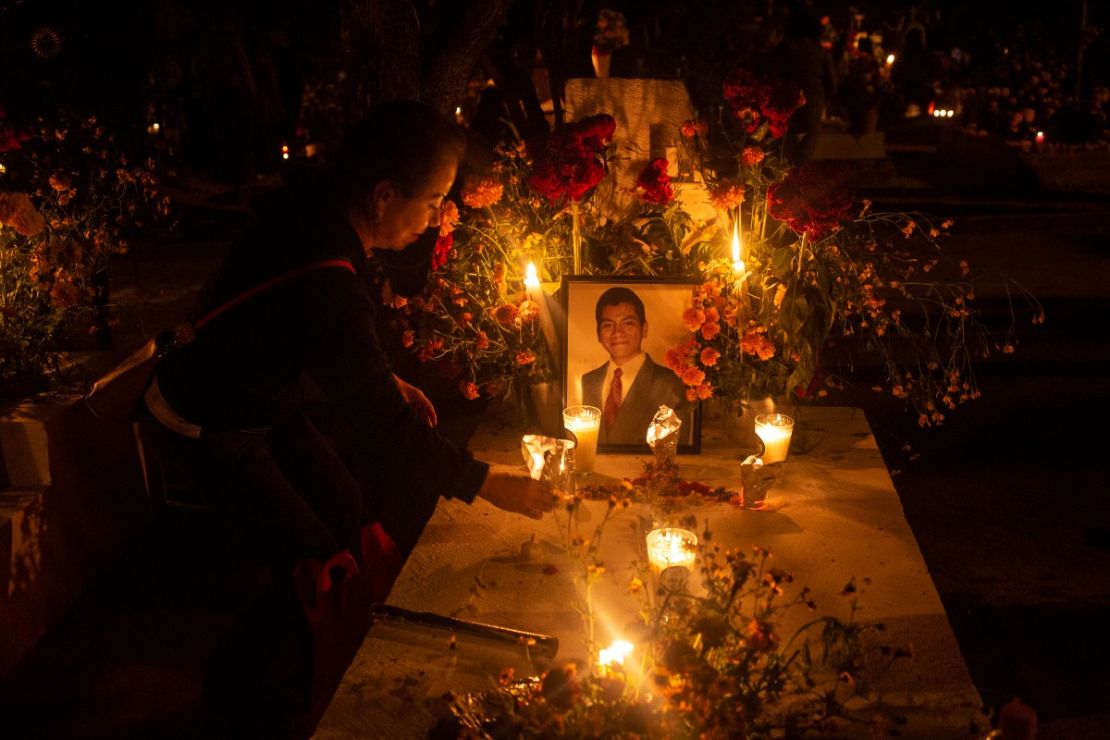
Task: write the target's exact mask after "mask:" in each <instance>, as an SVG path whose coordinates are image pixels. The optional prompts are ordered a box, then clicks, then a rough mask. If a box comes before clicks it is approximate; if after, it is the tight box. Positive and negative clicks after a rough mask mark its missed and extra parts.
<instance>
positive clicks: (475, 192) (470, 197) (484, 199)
mask: <svg viewBox="0 0 1110 740" xmlns="http://www.w3.org/2000/svg"><path fill="white" fill-rule="evenodd" d="M504 190H505V188H504V186H503V185H502V184H501V183H500V182H498V181H497V180H494V179H492V178H483V177H476V176H474V175H471V176H470V177H468V178H466V184H465V185H463V190H462V202H463V205H466V206H469V207H470V208H487V207H489V206H492V205H493V204H494V203H496V202H497V201H499V200H501V195H502V193H503V192H504Z"/></svg>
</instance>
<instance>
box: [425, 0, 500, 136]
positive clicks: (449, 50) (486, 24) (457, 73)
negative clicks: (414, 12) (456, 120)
mask: <svg viewBox="0 0 1110 740" xmlns="http://www.w3.org/2000/svg"><path fill="white" fill-rule="evenodd" d="M510 5H512V0H485V1H484V2H469V3H464V6H465V10H464V11H463V13H462V16H461V17H460V18H459V19H458V20H457V23H454V24H453V26H454V27H453V29H452V30H451V31H450V32H449V33H446V34H444V35H443V37H442V43H441V44H440V45H439V48H438V49H437V50H436V52H435V54H434V55H433V56H432V63H431V64H430V65H429V66H428V68H427V69H426V70H425V71H424V73H423V75H422V79H421V81H422V82H423V87H422V90H421V93H422V94H421V100H423V101H424V102H425V103H427V104H428V105H430V106H432V107H433V108H435V109H436V110H438V111H439V112H440V113H444V114H447V115H450V114H451V113H452V112H454V110H455V108H456V106H459V105H461V104H462V101H463V98H464V97H465V96H466V83H467V81H468V80H469V78H470V73H471V71H472V70H473V69H474V65H475V63H476V60H479V59H481V58H482V54H484V53H485V51H486V48H487V47H488V46H489V44H490V42H491V41H493V39H494V38H495V37H496V36H497V30H498V28H500V27H501V24H502V23H504V22H505V17H506V16H507V15H508V12H509V6H510Z"/></svg>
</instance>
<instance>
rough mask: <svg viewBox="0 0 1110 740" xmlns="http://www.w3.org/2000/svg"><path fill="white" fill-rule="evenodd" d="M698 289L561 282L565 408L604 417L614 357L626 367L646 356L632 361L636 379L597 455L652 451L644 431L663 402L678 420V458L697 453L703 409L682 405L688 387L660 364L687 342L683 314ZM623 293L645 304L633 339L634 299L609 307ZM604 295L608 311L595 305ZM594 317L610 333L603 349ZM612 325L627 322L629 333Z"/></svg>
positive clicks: (622, 280) (656, 283) (594, 280)
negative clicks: (597, 412)
mask: <svg viewBox="0 0 1110 740" xmlns="http://www.w3.org/2000/svg"><path fill="white" fill-rule="evenodd" d="M695 285H697V281H696V280H694V279H691V278H658V277H621V276H603V277H592V276H590V277H587V276H568V277H564V278H563V285H562V291H561V292H562V296H563V308H564V311H565V314H564V315H565V316H566V322H567V323H566V331H565V332H563V337H564V339H563V347H562V355H563V358H562V359H563V362H562V368H563V407H564V408H566V407H568V406H575V405H580V404H584V405H588V406H597V407H598V408H600V409H602V411H603V416H604V410H605V399H604V398H602V397H601V394H602V393H603V392H604V389H605V388H608V387H610V386H611V384H612V381H611V378H612V373H611V371H610V365H611V364H612V363H613V362H614V360H613V357H614V355H613V354H612V353H617V354H618V355H625V356H626V358H625V359H626V361H627V356H628V355H632V356H633V357H638V355H639V354H640V353H642V354H643V360H642V362H641V361H639V360H638V359H635V360H632V361H631V362H632V366H633V368H634V370H633V371H634V372H635V373H636V374H635V376H634V378H633V380H632V383H631V385H628V384H627V383H625V384H623V388H622V390H623V398H622V403H621V406H620V410H619V411H618V412H616V414H615V416H614V420H613V423H612V425H607V424H606V421H605V420H604V419H603V421H602V430H601V431H600V433H599V440H598V452H600V453H606V452H633V453H646V452H650V449H651V448H650V447H648V444H647V441H646V434H647V427H648V425H649V424H650V422H651V419H652V417H653V416H654V415H655V412H656V411H657V410H658V408H659V406H660V405H661V404H664V403H665V404H666V405H668V406H671V407H672V408H674V409H675V411H676V413H678V414H679V417H680V418H681V419H682V428H681V429H680V430H679V435H680V436H679V445H678V451H679V452H680V453H697V452H700V451H701V421H702V418H701V417H702V408H701V404H700V402H696V401H693V402H692V401H688V400H686V386H685V385H683V383H682V381H681V380H680V379H679V378H678V376H677V375H675V374H674V372H673V371H672V370H671V369H670V368H668V367H667V366H666V364H665V362H664V357H665V355H666V352H667V351H668V350H669V349H671V348H673V347H675V346H677V345H678V344H681V343H682V342H685V341H687V340H689V338H690V330H689V329H687V328H686V326H685V324H684V323H683V321H682V312H683V311H684V310H685V309H687V308H688V307H689V306H690V301H691V299H692V297H693V294H694V286H695ZM611 290H612V292H610V291H611ZM625 291H631V293H632V295H634V296H635V297H636V298H639V300H640V302H641V303H642V304H643V311H644V319H645V321H644V322H643V326H641V327H640V331H639V334H638V336H637V331H636V327H635V326H634V324H636V323H638V321H636V319H638V316H637V315H636V313H637V311H636V306H635V304H634V303H633V302H631V301H632V300H634V299H630V301H619V300H618V302H617V305H613V300H614V299H620V298H623V297H627V296H628V294H627V293H626V292H625ZM603 296H605V301H606V302H607V303H608V304H609V305H608V306H607V307H603V308H601V309H599V307H598V302H599V300H601V299H602V297H603ZM599 311H600V312H602V313H604V315H605V318H604V319H603V321H602V322H601V323H602V324H604V325H606V326H607V327H608V330H607V331H606V338H607V339H608V341H609V344H608V346H606V345H604V344H603V343H602V337H601V332H600V331H599V328H600V327H599V322H598V315H599ZM614 321H620V322H624V323H625V324H626V326H627V327H629V328H628V329H623V328H622V329H618V328H617V327H616V324H615V323H614ZM637 349H638V350H639V352H636V351H635V350H637ZM613 367H616V365H613ZM626 372H629V371H626ZM641 423H642V427H643V428H642V429H641V428H640V426H641Z"/></svg>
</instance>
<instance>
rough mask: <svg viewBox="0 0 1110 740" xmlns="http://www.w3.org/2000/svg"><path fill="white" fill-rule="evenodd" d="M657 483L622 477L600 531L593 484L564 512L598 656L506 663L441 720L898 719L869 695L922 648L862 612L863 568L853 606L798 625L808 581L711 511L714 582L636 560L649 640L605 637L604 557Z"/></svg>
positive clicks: (650, 730)
mask: <svg viewBox="0 0 1110 740" xmlns="http://www.w3.org/2000/svg"><path fill="white" fill-rule="evenodd" d="M648 472H649V473H650V472H651V471H648ZM648 477H651V476H650V475H649V476H648ZM664 477H666V475H665V476H664ZM649 487H650V490H649V488H645V487H644V485H642V484H640V483H637V482H636V481H625V482H624V483H623V484H622V485H619V486H609V488H610V490H609V491H608V492H607V493H606V495H605V496H602V497H607V498H608V506H607V507H606V513H605V514H603V515H602V516H601V518H600V520H599V521H598V523H597V524H592V525H591V526H590V529H589V531H582V529H581V527H580V525H579V522H580V517H578V516H577V515H576V512H577V509H578V508H579V507H581V506H582V505H583V502H582V496H581V495H575V494H570V495H567V496H566V497H565V498H564V502H563V506H562V507H561V512H560V513H559V514H557V516H558V517H559V520H560V528H561V529H562V530H563V533H564V545H565V547H566V551H567V553H568V560H569V562H570V567H571V569H572V570H571V572H572V575H573V577H574V580H575V583H576V585H577V589H576V593H578V594H579V603H578V604H577V605H576V606H577V607H578V609H579V611H580V612H581V614H582V617H583V621H584V627H585V629H586V636H587V645H588V647H589V653H590V655H589V659H588V662H587V663H585V664H583V663H580V662H570V663H564V664H561V665H555V666H552V667H551V668H550V669H549V670H547V671H546V672H545V673H543V675H541V676H539V677H535V678H522V679H517V677H516V676H515V675H514V673H513V672H512V671H511V670H506V671H504V672H502V674H501V676H500V677H499V679H498V685H497V687H496V688H495V689H493V690H492V691H488V692H484V693H481V694H476V695H474V694H471V695H456V696H453V697H451V709H452V712H453V715H454V722H453V726H451V727H449V728H448V727H441V728H439V729H440V730H443V731H445V733H446V732H448V731H449V732H453V733H454V735H455V736H459V737H585V736H589V737H608V736H627V735H629V734H633V735H635V736H637V737H679V738H684V737H775V736H785V737H802V736H809V735H830V736H836V735H839V734H844V733H846V732H848V731H849V730H850V728H853V727H859V728H864V727H870V728H871V729H873V730H881V729H883V728H884V727H886V726H887V725H888V724H889V723H890V722H891V721H892V718H889V717H885V716H883V715H882V714H881V713H878V712H876V711H875V710H874V708H873V705H872V703H871V702H870V701H869V700H870V699H873V693H872V692H873V690H874V687H875V681H876V680H877V679H878V678H879V677H880V676H881V675H882V674H883V673H884V672H885V671H886V670H888V669H889V668H890V666H891V665H893V664H894V663H895V662H896V661H899V660H902V659H904V658H907V657H909V656H910V652H909V651H908V650H906V649H903V648H900V647H898V646H895V645H889V644H884V643H883V641H882V640H881V637H879V635H880V633H881V631H882V626H881V625H874V624H870V625H869V624H865V623H862V622H859V621H857V620H856V615H857V612H858V609H859V599H860V597H861V595H862V588H861V586H860V584H857V582H856V581H855V579H852V580H850V581H849V582H848V583H847V584H846V585H845V587H844V589H843V590H842V592H841V597H842V598H843V599H844V600H845V607H844V611H845V618H844V619H838V618H835V617H831V616H814V617H812V618H808V619H807V618H804V617H803V618H801V619H795V620H794V621H793V623H794V624H798V625H799V626H797V627H796V628H787V627H785V626H784V624H786V623H789V622H790V620H791V619H792V617H791V615H792V614H793V613H795V612H802V611H804V610H808V611H811V612H812V611H814V610H815V609H816V604H815V603H814V601H813V599H812V598H811V596H810V594H809V592H808V590H807V589H800V590H797V589H795V588H794V587H793V585H792V584H793V577H792V576H791V575H790V573H788V572H786V571H784V570H782V569H781V568H777V567H775V566H774V564H773V556H772V554H771V553H770V552H769V551H767V550H765V549H763V548H759V547H755V548H753V549H752V552H751V553H750V554H748V553H744V552H741V551H739V550H730V549H725V548H722V547H719V546H717V545H714V544H712V533H711V532H710V531H708V525H707V527H706V531H704V532H703V534H702V540H701V543H700V544H699V545H698V547H697V548H696V555H695V568H694V573H695V574H697V575H698V576H700V580H701V582H702V586H701V588H700V589H693V588H687V587H686V586H685V585H681V584H676V583H675V582H673V581H670V580H669V579H666V578H661V577H660V578H658V582H656V581H657V579H656V577H655V576H653V575H652V572H651V571H650V570H649V569H648V568H647V567H646V566H645V565H644V564H643V563H639V564H637V565H636V566H635V567H634V571H633V572H634V575H632V577H631V578H630V581H629V584H628V591H629V593H630V595H632V597H633V600H634V601H639V603H640V609H639V616H640V620H639V623H640V628H639V632H638V634H637V637H636V638H635V639H636V641H637V645H632V644H631V643H628V644H625V645H623V646H621V647H622V648H623V651H622V654H621V655H620V656H619V658H617V659H612V658H611V656H609V655H608V653H607V652H606V651H599V650H597V646H596V644H594V631H593V629H594V622H595V621H596V615H595V613H594V605H593V602H592V596H591V594H592V587H593V584H595V583H596V582H597V581H598V580H599V579H600V577H601V575H602V574H603V573H604V571H605V565H604V563H602V562H601V561H600V560H599V559H598V543H599V542H600V540H601V538H602V537H603V534H604V530H605V528H606V526H607V525H610V524H612V523H613V522H614V521H615V520H616V519H618V518H619V517H620V516H621V515H622V514H623V512H624V511H625V510H627V509H629V508H630V506H631V505H632V502H633V501H634V500H638V501H642V500H645V499H651V498H653V497H654V496H655V495H656V494H657V493H658V491H656V490H655V489H654V486H653V485H650V484H649ZM599 496H601V494H600V493H598V492H597V491H595V492H594V495H593V496H592V497H594V498H597V497H599ZM684 524H685V525H686V526H693V525H694V524H695V523H694V522H689V523H684ZM863 583H864V584H865V583H866V581H864V582H863ZM652 584H655V585H652ZM626 629H627V628H626ZM849 707H853V709H849Z"/></svg>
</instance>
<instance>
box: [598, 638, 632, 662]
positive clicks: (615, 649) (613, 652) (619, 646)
mask: <svg viewBox="0 0 1110 740" xmlns="http://www.w3.org/2000/svg"><path fill="white" fill-rule="evenodd" d="M632 649H633V645H632V643H631V642H628V641H626V640H614V641H613V644H612V645H610V646H609V647H607V648H602V649H601V650H600V651H599V652H598V654H597V662H598V665H600V666H601V667H602V668H605V667H607V666H611V665H613V664H614V663H616V664H617V665H624V659H625V658H626V657H628V654H629V653H631V652H632Z"/></svg>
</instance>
